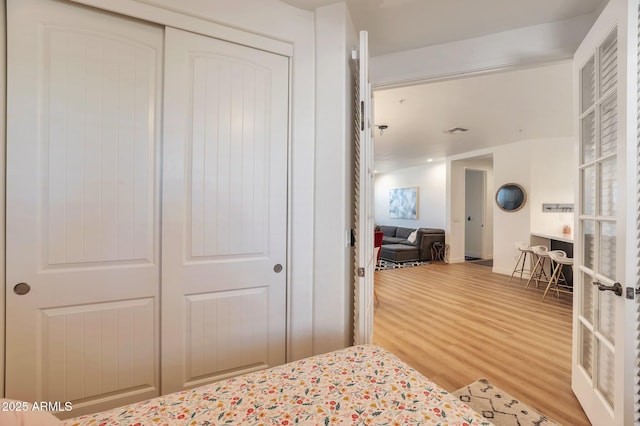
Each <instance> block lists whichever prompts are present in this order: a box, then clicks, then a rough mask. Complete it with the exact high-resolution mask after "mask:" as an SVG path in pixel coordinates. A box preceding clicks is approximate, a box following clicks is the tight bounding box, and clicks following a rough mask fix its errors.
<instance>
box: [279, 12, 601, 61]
mask: <svg viewBox="0 0 640 426" xmlns="http://www.w3.org/2000/svg"><path fill="white" fill-rule="evenodd" d="M282 1H283V2H284V3H288V4H290V5H293V6H296V7H299V8H303V9H308V10H314V9H315V8H317V7H320V6H326V5H328V4H332V3H340V2H342V1H344V2H345V3H346V4H347V7H348V8H349V12H350V14H351V19H352V20H353V23H354V26H355V28H356V30H357V31H360V30H367V31H368V32H369V52H370V54H371V56H377V55H382V54H386V53H391V52H398V51H403V50H409V49H415V48H418V47H424V46H430V45H434V44H438V43H446V42H451V41H457V40H463V39H468V38H473V37H479V36H483V35H487V34H493V33H497V32H501V31H507V30H511V29H515V28H520V27H525V26H530V25H537V24H542V23H547V22H556V21H562V20H565V19H569V18H573V17H576V16H580V15H585V14H589V13H592V12H594V11H595V10H598V9H599V8H601V7H602V6H603V3H606V0H533V1H531V0H282Z"/></svg>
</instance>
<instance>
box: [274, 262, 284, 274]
mask: <svg viewBox="0 0 640 426" xmlns="http://www.w3.org/2000/svg"><path fill="white" fill-rule="evenodd" d="M273 271H274V272H275V273H276V274H277V273H279V272H280V271H282V265H281V264H279V263H276V264H275V265H273Z"/></svg>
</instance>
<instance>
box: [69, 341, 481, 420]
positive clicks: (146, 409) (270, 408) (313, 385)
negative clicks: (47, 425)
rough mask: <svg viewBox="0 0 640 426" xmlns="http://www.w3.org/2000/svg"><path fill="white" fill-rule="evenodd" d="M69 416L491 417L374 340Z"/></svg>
mask: <svg viewBox="0 0 640 426" xmlns="http://www.w3.org/2000/svg"><path fill="white" fill-rule="evenodd" d="M64 424H65V425H104V426H106V425H137V424H138V425H151V424H153V425H180V424H184V425H222V424H237V425H293V424H305V425H309V424H311V425H337V424H352V425H367V424H380V425H483V426H490V425H491V423H489V422H488V421H487V420H486V419H484V418H483V417H482V416H480V415H479V414H477V413H476V412H475V411H473V410H472V409H471V408H469V407H468V406H467V405H465V404H464V403H462V402H461V401H459V400H458V399H456V397H455V396H453V395H451V394H449V393H448V392H446V391H444V390H443V389H441V388H439V387H438V386H437V385H436V384H435V383H433V382H432V381H430V380H429V379H427V378H426V377H424V376H423V375H421V374H420V373H418V372H417V371H416V370H414V369H412V368H411V367H409V366H408V365H407V364H405V363H404V362H402V361H400V360H399V359H398V358H397V357H396V356H394V355H392V354H391V353H389V352H387V351H385V350H383V349H381V348H379V347H377V346H374V345H362V346H353V347H349V348H346V349H342V350H339V351H335V352H330V353H327V354H324V355H317V356H313V357H310V358H306V359H303V360H300V361H296V362H292V363H289V364H285V365H281V366H278V367H274V368H270V369H267V370H262V371H256V372H254V373H250V374H245V375H243V376H238V377H234V378H231V379H227V380H224V381H221V382H216V383H213V384H209V385H205V386H201V387H198V388H195V389H192V390H188V391H182V392H176V393H172V394H169V395H165V396H162V397H158V398H154V399H150V400H147V401H142V402H139V403H137V404H132V405H127V406H124V407H120V408H116V409H114V410H110V411H105V412H101V413H97V414H93V415H88V416H82V417H78V418H75V419H69V420H66V421H65V422H64Z"/></svg>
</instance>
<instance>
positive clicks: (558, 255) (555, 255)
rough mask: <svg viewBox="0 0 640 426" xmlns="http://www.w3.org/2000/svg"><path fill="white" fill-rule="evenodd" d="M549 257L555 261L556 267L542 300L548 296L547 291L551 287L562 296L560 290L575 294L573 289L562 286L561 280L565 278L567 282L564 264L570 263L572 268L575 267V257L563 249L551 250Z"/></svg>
mask: <svg viewBox="0 0 640 426" xmlns="http://www.w3.org/2000/svg"><path fill="white" fill-rule="evenodd" d="M549 257H550V258H551V261H552V262H553V263H555V267H554V268H553V273H552V274H551V278H550V279H549V284H547V288H546V289H545V291H544V294H543V295H542V300H544V298H545V297H546V296H547V293H548V292H549V290H550V289H551V290H555V291H556V295H557V296H558V297H560V292H562V293H567V294H573V291H572V290H569V289H568V288H566V287H565V288H560V280H563V281H564V282H565V283H566V282H567V279H566V278H565V276H564V273H563V272H562V267H563V266H564V265H569V266H571V268H573V259H572V258H570V257H567V254H566V253H565V252H563V251H562V250H552V251H550V252H549Z"/></svg>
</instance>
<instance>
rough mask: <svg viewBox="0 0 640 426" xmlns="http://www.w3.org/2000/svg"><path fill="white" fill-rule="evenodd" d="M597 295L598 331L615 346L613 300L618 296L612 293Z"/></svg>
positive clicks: (605, 292) (606, 292)
mask: <svg viewBox="0 0 640 426" xmlns="http://www.w3.org/2000/svg"><path fill="white" fill-rule="evenodd" d="M598 294H599V297H598V309H599V310H600V311H599V314H600V326H599V327H598V329H599V331H600V333H602V335H603V336H604V337H606V339H607V340H608V341H609V342H611V343H612V344H615V337H614V334H615V333H614V331H615V328H614V327H615V314H616V311H615V302H616V301H615V298H616V297H618V296H616V295H615V294H614V293H613V292H612V291H601V292H598Z"/></svg>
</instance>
